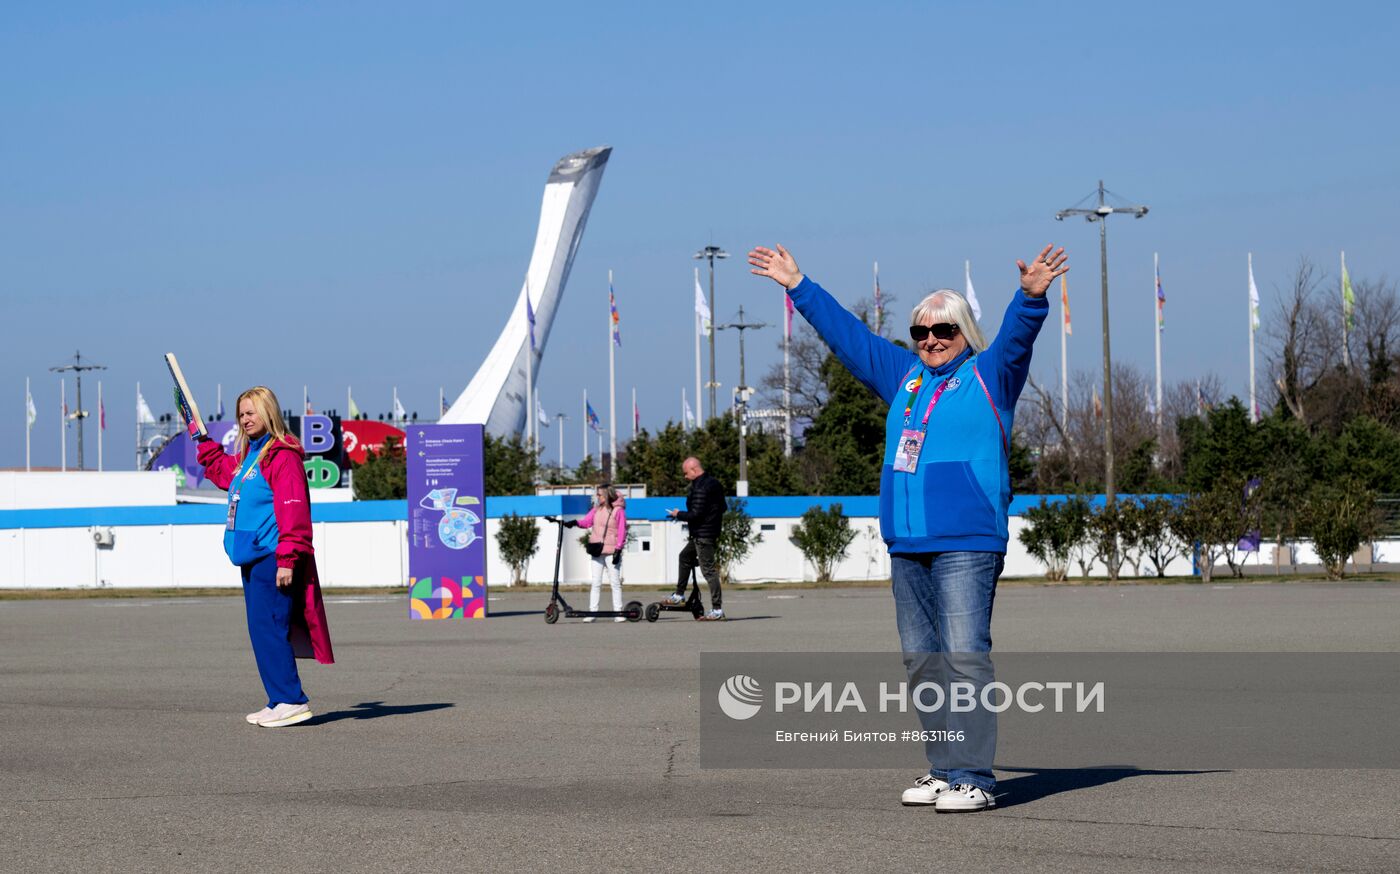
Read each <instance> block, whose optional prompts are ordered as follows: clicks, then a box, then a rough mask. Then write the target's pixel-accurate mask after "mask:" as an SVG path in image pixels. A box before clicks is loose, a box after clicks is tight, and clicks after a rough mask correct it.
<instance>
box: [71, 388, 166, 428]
mask: <svg viewBox="0 0 1400 874" xmlns="http://www.w3.org/2000/svg"><path fill="white" fill-rule="evenodd" d="M67 414H68V411H67V410H66V409H65V410H64V415H67ZM136 421H137V423H139V424H141V425H154V424H155V423H156V417H155V416H154V415H152V413H151V407H150V405H149V404H147V403H146V399H145V398H143V397H142V396H141V390H140V389H137V391H136Z"/></svg>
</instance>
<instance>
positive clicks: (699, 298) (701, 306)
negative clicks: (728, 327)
mask: <svg viewBox="0 0 1400 874" xmlns="http://www.w3.org/2000/svg"><path fill="white" fill-rule="evenodd" d="M695 314H696V315H697V316H699V317H700V326H701V327H702V328H703V329H704V331H705V336H706V337H708V336H710V320H711V319H712V318H713V316H712V315H711V314H710V304H709V302H708V301H706V300H705V292H704V291H703V290H701V288H700V268H699V267H696V268H695Z"/></svg>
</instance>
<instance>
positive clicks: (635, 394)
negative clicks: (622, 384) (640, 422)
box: [632, 385, 638, 440]
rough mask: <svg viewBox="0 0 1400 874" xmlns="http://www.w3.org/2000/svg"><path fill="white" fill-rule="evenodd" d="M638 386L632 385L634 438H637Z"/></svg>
mask: <svg viewBox="0 0 1400 874" xmlns="http://www.w3.org/2000/svg"><path fill="white" fill-rule="evenodd" d="M637 419H638V416H637V387H636V386H635V385H634V386H632V439H633V440H636V439H637Z"/></svg>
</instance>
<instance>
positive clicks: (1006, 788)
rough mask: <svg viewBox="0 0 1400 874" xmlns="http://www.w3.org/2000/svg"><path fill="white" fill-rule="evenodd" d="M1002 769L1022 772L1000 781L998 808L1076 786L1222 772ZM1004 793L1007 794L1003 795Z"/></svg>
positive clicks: (1011, 805)
mask: <svg viewBox="0 0 1400 874" xmlns="http://www.w3.org/2000/svg"><path fill="white" fill-rule="evenodd" d="M997 770H999V771H1015V772H1018V773H1020V774H1021V776H1019V777H1012V778H1010V779H1008V780H998V781H997V788H996V796H997V806H996V809H997V810H1005V809H1006V808H1008V807H1015V806H1017V805H1018V804H1029V803H1030V802H1032V801H1039V800H1040V799H1042V798H1048V797H1050V796H1051V795H1058V794H1060V793H1061V792H1073V791H1074V790H1076V789H1090V788H1093V787H1094V786H1104V785H1107V784H1109V783H1117V782H1118V781H1119V780H1127V779H1129V778H1131V777H1178V776H1180V777H1185V776H1190V775H1193V774H1220V773H1223V772H1222V771H1219V770H1215V771H1146V770H1142V769H1140V768H1125V767H1114V766H1105V767H1100V768H1045V769H1042V770H1035V769H1033V768H1009V767H1001V766H998V768H997ZM1003 793H1005V795H1004V796H1003Z"/></svg>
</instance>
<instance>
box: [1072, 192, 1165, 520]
mask: <svg viewBox="0 0 1400 874" xmlns="http://www.w3.org/2000/svg"><path fill="white" fill-rule="evenodd" d="M1105 193H1106V191H1105V190H1104V187H1103V180H1102V179H1100V180H1099V188H1098V191H1097V195H1098V201H1099V202H1098V204H1097V205H1096V206H1094V207H1092V208H1082V207H1071V208H1070V209H1062V210H1060V211H1059V212H1057V213H1055V220H1056V221H1064V220H1065V218H1066V217H1067V216H1075V215H1082V216H1084V218H1085V219H1086V220H1088V221H1091V222H1098V223H1099V271H1100V274H1101V277H1102V288H1101V294H1102V298H1103V466H1104V477H1103V479H1104V484H1103V491H1104V501H1105V502H1107V503H1109V504H1112V503H1113V502H1114V501H1115V500H1116V499H1117V495H1118V493H1117V487H1116V485H1115V482H1114V478H1113V355H1112V353H1111V351H1110V349H1109V341H1108V334H1109V332H1108V217H1109V216H1111V215H1113V214H1114V213H1124V214H1127V215H1131V216H1132V217H1133V218H1142V217H1143V216H1145V215H1147V207H1145V206H1109V205H1108V204H1107V203H1105V202H1104V195H1105ZM1092 196H1093V195H1090V197H1092ZM1087 199H1088V198H1086V200H1087ZM1080 202H1081V203H1082V202H1083V201H1080Z"/></svg>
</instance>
